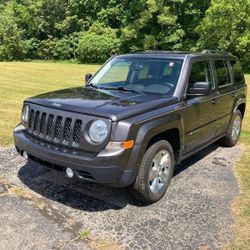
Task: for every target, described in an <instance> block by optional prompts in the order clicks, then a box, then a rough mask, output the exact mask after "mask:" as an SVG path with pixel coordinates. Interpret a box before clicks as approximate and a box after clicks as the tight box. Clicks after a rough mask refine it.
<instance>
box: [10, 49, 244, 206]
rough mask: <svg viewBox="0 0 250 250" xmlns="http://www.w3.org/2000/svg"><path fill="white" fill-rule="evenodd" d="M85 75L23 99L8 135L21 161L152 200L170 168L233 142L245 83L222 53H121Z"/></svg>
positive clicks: (163, 189) (160, 192)
mask: <svg viewBox="0 0 250 250" xmlns="http://www.w3.org/2000/svg"><path fill="white" fill-rule="evenodd" d="M86 79H87V84H86V86H85V87H79V88H71V89H65V90H60V91H56V92H51V93H47V94H43V95H39V96H36V97H33V98H29V99H27V100H26V101H25V102H24V106H23V113H22V122H21V124H20V125H19V126H17V127H16V129H15V130H14V138H15V145H16V148H17V150H18V152H19V153H20V154H21V155H23V156H24V157H25V158H26V159H29V160H33V161H37V162H40V163H42V164H46V165H48V166H51V167H54V168H57V169H60V170H62V171H64V172H65V173H66V174H67V176H68V177H70V178H72V177H77V178H79V179H84V180H88V181H91V182H97V183H102V184H108V185H112V186H116V187H126V186H129V187H130V188H131V191H132V194H133V195H134V196H135V197H136V198H138V199H140V200H142V201H145V202H155V201H157V200H159V199H161V198H162V197H163V195H164V194H165V192H166V190H167V188H168V185H169V183H170V180H171V177H172V175H173V170H174V166H175V165H177V164H179V163H180V162H181V161H182V160H183V159H185V158H187V157H189V156H191V155H192V154H194V153H195V152H197V151H199V150H201V149H202V148H204V147H206V146H207V145H209V144H211V143H213V142H215V141H217V140H220V141H221V143H222V144H223V145H225V146H234V145H235V144H236V143H237V141H238V139H239V136H240V131H241V124H242V118H243V117H244V112H245V107H246V84H245V81H244V76H243V74H242V71H241V66H240V63H239V61H238V59H237V58H236V57H235V56H232V55H231V54H230V53H219V52H218V53H217V52H214V51H203V52H202V53H181V52H165V51H146V52H144V53H138V54H127V55H119V56H115V57H113V58H112V59H110V60H109V61H108V62H107V63H106V64H105V65H104V66H103V67H102V68H101V69H100V70H99V71H98V72H97V73H96V74H95V75H94V76H92V75H86Z"/></svg>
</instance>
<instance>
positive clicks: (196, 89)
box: [187, 82, 211, 96]
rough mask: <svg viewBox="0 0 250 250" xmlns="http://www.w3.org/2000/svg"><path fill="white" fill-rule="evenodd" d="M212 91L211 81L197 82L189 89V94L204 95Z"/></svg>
mask: <svg viewBox="0 0 250 250" xmlns="http://www.w3.org/2000/svg"><path fill="white" fill-rule="evenodd" d="M210 91H211V83H209V82H195V83H194V85H193V87H192V88H189V89H188V90H187V95H188V96H204V95H209V94H210Z"/></svg>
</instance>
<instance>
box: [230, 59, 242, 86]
mask: <svg viewBox="0 0 250 250" xmlns="http://www.w3.org/2000/svg"><path fill="white" fill-rule="evenodd" d="M230 63H231V66H232V70H233V75H234V82H235V83H236V84H240V83H242V82H244V76H243V72H242V68H241V65H240V62H239V61H236V60H232V61H230Z"/></svg>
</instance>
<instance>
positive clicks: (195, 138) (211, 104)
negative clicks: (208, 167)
mask: <svg viewBox="0 0 250 250" xmlns="http://www.w3.org/2000/svg"><path fill="white" fill-rule="evenodd" d="M196 82H208V83H210V84H211V92H210V94H209V95H206V96H189V95H187V96H186V100H185V105H186V107H187V108H186V111H185V114H184V130H185V147H184V151H183V153H184V154H186V153H189V152H190V151H193V150H195V149H198V148H199V147H200V146H201V145H204V144H205V143H207V142H209V141H211V140H212V139H213V138H215V134H216V127H217V125H216V122H217V114H216V112H217V98H218V94H217V91H216V88H215V81H214V78H213V74H212V66H211V61H210V60H207V61H204V60H203V61H194V62H193V63H192V65H191V70H190V74H189V78H188V83H187V92H186V93H188V89H189V88H192V86H193V85H194V83H196Z"/></svg>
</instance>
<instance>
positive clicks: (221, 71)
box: [214, 60, 231, 87]
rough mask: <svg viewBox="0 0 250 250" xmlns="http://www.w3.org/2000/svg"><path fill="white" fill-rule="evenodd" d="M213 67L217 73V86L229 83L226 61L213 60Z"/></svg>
mask: <svg viewBox="0 0 250 250" xmlns="http://www.w3.org/2000/svg"><path fill="white" fill-rule="evenodd" d="M214 63H215V69H216V74H217V81H218V86H219V87H223V86H226V85H229V84H231V78H230V73H229V69H228V65H227V61H224V60H223V61H222V60H221V61H219V60H218V61H215V62H214Z"/></svg>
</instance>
